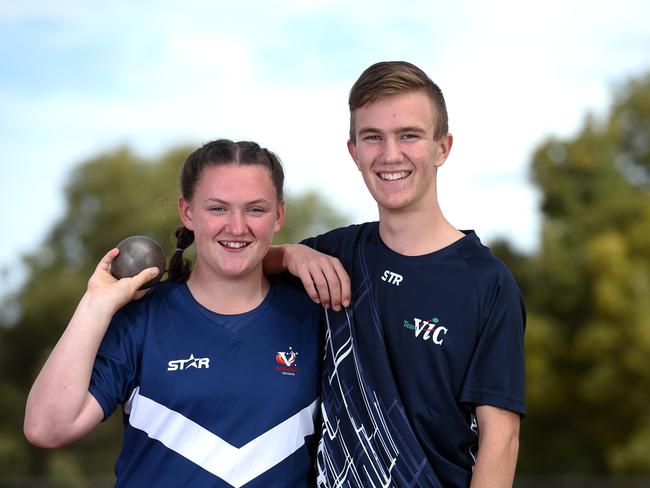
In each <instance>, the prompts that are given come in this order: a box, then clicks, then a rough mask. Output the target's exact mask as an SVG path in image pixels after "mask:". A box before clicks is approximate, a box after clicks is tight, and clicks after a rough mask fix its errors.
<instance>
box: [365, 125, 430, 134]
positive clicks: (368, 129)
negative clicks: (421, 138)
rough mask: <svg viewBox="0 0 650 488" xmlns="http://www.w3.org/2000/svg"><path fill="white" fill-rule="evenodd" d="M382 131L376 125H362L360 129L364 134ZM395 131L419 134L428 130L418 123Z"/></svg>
mask: <svg viewBox="0 0 650 488" xmlns="http://www.w3.org/2000/svg"><path fill="white" fill-rule="evenodd" d="M381 132H382V131H381V130H380V129H377V128H375V127H362V128H361V129H359V135H360V136H361V135H364V134H379V133H381ZM394 132H396V133H398V134H403V133H404V132H415V133H417V134H426V132H427V131H426V130H425V129H424V128H422V127H418V126H416V125H408V126H405V127H398V128H397V129H395V130H394Z"/></svg>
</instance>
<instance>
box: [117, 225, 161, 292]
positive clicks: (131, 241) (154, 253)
mask: <svg viewBox="0 0 650 488" xmlns="http://www.w3.org/2000/svg"><path fill="white" fill-rule="evenodd" d="M116 247H117V248H118V249H119V250H120V253H119V254H118V255H117V256H116V257H115V259H114V260H113V262H111V274H112V275H113V276H115V277H116V278H117V279H118V280H119V279H120V278H127V277H131V276H135V275H137V274H138V273H139V272H140V271H142V270H143V269H147V268H153V267H154V266H155V267H157V268H158V269H159V271H160V272H159V273H158V274H157V275H156V277H155V278H154V279H152V280H151V281H148V282H147V283H145V284H144V285H142V287H141V289H142V290H144V289H146V288H151V287H152V286H153V285H155V284H156V283H158V281H160V278H161V277H162V275H163V273H164V272H165V264H166V261H165V252H164V251H163V248H162V247H161V246H160V244H158V243H157V242H156V241H154V240H153V239H151V238H150V237H147V236H131V237H127V238H126V239H124V240H123V241H121V242H120V243H119V244H118V245H117V246H116Z"/></svg>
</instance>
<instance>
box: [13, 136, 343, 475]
mask: <svg viewBox="0 0 650 488" xmlns="http://www.w3.org/2000/svg"><path fill="white" fill-rule="evenodd" d="M191 150H192V149H191V148H186V147H183V148H177V149H173V150H171V151H169V152H167V153H165V154H164V155H162V156H161V157H159V158H155V159H151V160H148V159H144V158H141V157H139V156H137V155H136V154H134V153H133V152H131V151H130V150H129V149H128V148H126V147H124V148H120V149H117V150H115V151H113V152H109V153H105V154H101V155H99V156H97V157H96V158H93V159H91V160H89V161H87V162H85V163H83V164H81V165H79V166H78V167H77V168H76V169H75V170H74V171H73V172H72V174H71V176H70V178H69V181H68V184H67V185H66V188H65V196H66V206H67V210H66V213H65V215H64V216H63V217H62V218H61V220H60V221H58V222H57V223H56V224H55V225H54V226H53V228H52V230H51V232H50V233H49V235H48V237H47V238H46V239H45V241H44V242H43V243H42V244H41V245H40V246H39V247H38V248H37V249H35V250H34V251H33V252H30V253H29V254H27V255H26V256H25V257H24V261H25V263H26V265H27V269H28V279H27V281H26V283H25V285H24V286H23V287H22V288H21V289H20V290H19V291H18V292H17V293H15V294H14V295H13V296H11V297H6V298H5V302H4V304H3V311H4V312H5V313H2V314H0V320H2V321H3V324H0V395H1V397H2V402H0V472H2V473H3V475H4V476H7V475H14V476H16V475H23V476H24V475H37V476H46V477H48V478H49V479H54V480H56V479H57V477H59V478H62V479H63V478H64V480H62V481H61V485H62V486H71V483H74V482H76V483H78V484H79V485H80V486H89V484H88V483H89V482H88V479H89V478H88V477H89V476H91V475H96V474H97V473H107V474H109V475H110V473H112V470H113V462H114V460H115V458H116V456H117V452H118V449H119V446H120V443H121V426H120V423H121V418H120V415H113V416H112V417H111V419H109V421H107V422H105V423H104V424H102V425H101V426H100V427H99V428H98V429H96V430H95V431H93V432H92V433H91V434H90V435H89V436H87V437H86V438H85V439H83V440H81V441H80V442H78V443H76V444H74V445H72V446H69V447H67V448H64V449H60V450H56V451H46V450H42V449H39V448H35V447H33V446H30V445H29V444H28V443H27V442H26V441H25V440H24V437H23V434H22V419H23V415H24V405H25V400H26V396H27V393H28V391H29V388H30V386H31V383H32V382H33V380H34V378H35V376H36V374H37V373H38V371H39V370H40V368H41V367H42V365H43V363H44V361H45V359H46V358H47V356H48V354H49V352H50V351H51V348H52V347H53V345H54V344H55V342H56V341H57V340H58V338H59V337H60V335H61V333H62V331H63V329H64V328H65V326H66V325H67V323H68V320H69V318H70V316H71V315H72V312H73V311H74V308H75V306H76V304H77V302H78V300H79V298H80V297H81V295H82V294H83V292H84V290H85V287H86V283H87V280H88V278H89V277H90V275H91V273H92V271H93V270H94V268H95V266H96V264H97V262H98V261H99V259H100V258H101V257H102V256H103V255H104V254H105V253H106V251H107V250H108V249H110V248H111V247H113V246H114V245H115V244H116V243H117V242H119V241H120V240H121V239H122V238H124V237H126V236H129V235H135V234H145V235H148V236H151V237H153V238H154V239H156V240H158V241H159V242H160V243H161V244H162V245H163V247H164V248H165V250H166V253H167V255H168V256H169V255H170V252H171V251H172V250H173V249H174V248H175V244H176V243H175V239H174V237H173V233H174V230H175V229H176V227H177V226H178V225H179V223H180V222H179V219H178V213H177V198H178V192H179V189H178V187H179V184H178V175H179V171H180V167H181V165H182V163H183V161H184V160H185V158H186V156H187V155H188V154H189V153H190V151H191ZM345 221H346V219H345V218H344V217H343V216H342V215H341V214H340V213H339V212H337V211H336V210H334V209H333V208H331V207H330V206H329V204H328V203H327V202H325V201H324V200H323V199H322V198H321V197H320V196H319V195H318V194H316V193H313V192H308V193H305V194H303V195H297V196H289V197H288V199H287V215H286V224H285V227H284V230H283V231H282V234H281V235H279V236H277V242H283V241H284V242H288V241H295V240H297V239H299V238H302V237H306V236H307V235H309V234H310V233H314V232H321V231H324V230H326V229H328V228H331V227H334V226H338V225H342V224H344V223H345ZM7 310H14V311H16V310H17V311H18V313H17V318H15V319H10V317H11V316H12V314H10V313H6V312H7ZM71 367H74V365H71ZM74 480H76V481H74Z"/></svg>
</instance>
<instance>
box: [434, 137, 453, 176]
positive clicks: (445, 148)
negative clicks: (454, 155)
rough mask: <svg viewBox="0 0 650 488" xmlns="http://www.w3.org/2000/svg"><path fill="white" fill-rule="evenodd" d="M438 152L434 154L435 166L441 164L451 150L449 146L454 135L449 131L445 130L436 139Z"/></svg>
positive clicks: (451, 144)
mask: <svg viewBox="0 0 650 488" xmlns="http://www.w3.org/2000/svg"><path fill="white" fill-rule="evenodd" d="M436 142H437V143H438V154H437V155H436V160H435V165H436V167H437V168H439V167H440V166H442V165H443V164H444V163H445V161H446V160H447V158H448V157H449V153H450V152H451V146H453V144H454V136H453V135H452V134H451V132H447V134H445V135H444V136H442V137H441V138H440V139H439V140H438V141H436Z"/></svg>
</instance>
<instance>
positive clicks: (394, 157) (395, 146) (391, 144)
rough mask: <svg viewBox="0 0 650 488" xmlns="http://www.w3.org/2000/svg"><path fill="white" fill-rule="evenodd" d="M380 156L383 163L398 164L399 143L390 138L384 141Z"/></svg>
mask: <svg viewBox="0 0 650 488" xmlns="http://www.w3.org/2000/svg"><path fill="white" fill-rule="evenodd" d="M382 156H383V160H384V163H399V162H400V161H401V160H402V149H401V147H400V144H399V141H397V140H396V139H394V138H392V137H388V138H386V139H385V140H384V145H383V154H382Z"/></svg>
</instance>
